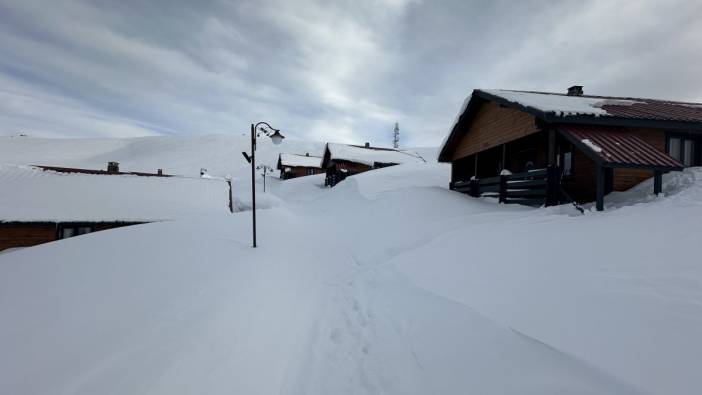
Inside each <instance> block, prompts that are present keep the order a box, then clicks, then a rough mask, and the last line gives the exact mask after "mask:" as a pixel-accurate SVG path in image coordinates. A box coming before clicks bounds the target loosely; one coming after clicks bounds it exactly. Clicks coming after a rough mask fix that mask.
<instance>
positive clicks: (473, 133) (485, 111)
mask: <svg viewBox="0 0 702 395" xmlns="http://www.w3.org/2000/svg"><path fill="white" fill-rule="evenodd" d="M537 131H538V128H537V127H536V120H535V118H534V117H533V116H532V115H530V114H527V113H525V112H523V111H519V110H515V109H512V108H505V107H500V105H499V104H497V103H495V102H485V103H483V104H482V105H481V107H480V108H479V109H478V112H477V113H476V114H475V117H474V118H473V121H472V122H471V124H470V125H468V131H467V133H465V134H464V135H463V138H462V139H461V140H460V141H459V142H458V144H457V145H456V148H455V150H454V151H453V160H457V159H460V158H463V157H466V156H468V155H472V154H474V153H476V152H480V151H484V150H487V149H489V148H493V147H497V146H499V145H501V144H504V143H507V142H510V141H513V140H516V139H518V138H521V137H524V136H527V135H530V134H532V133H536V132H537ZM478 168H480V166H479V165H478Z"/></svg>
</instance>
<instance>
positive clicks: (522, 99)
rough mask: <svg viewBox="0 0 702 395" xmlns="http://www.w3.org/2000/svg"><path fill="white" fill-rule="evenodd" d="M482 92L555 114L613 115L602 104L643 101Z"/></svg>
mask: <svg viewBox="0 0 702 395" xmlns="http://www.w3.org/2000/svg"><path fill="white" fill-rule="evenodd" d="M483 92H485V93H488V94H491V95H494V96H497V97H500V98H502V99H504V100H507V101H509V102H512V103H517V104H520V105H522V106H524V107H531V108H534V109H537V110H539V111H542V112H545V113H552V114H555V115H595V116H601V115H614V114H610V113H608V112H607V110H606V109H604V108H603V107H604V106H631V105H633V104H636V103H643V102H639V101H636V100H632V99H624V98H605V97H599V96H568V95H565V94H559V93H545V92H524V91H511V90H502V89H486V90H483Z"/></svg>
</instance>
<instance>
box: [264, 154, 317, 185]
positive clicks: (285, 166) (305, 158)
mask: <svg viewBox="0 0 702 395" xmlns="http://www.w3.org/2000/svg"><path fill="white" fill-rule="evenodd" d="M276 168H277V169H278V170H280V179H281V180H288V179H291V178H297V177H304V176H311V175H315V174H321V173H323V172H324V171H323V170H322V158H320V157H319V156H310V154H309V153H305V155H297V154H283V153H281V154H280V155H278V165H277V166H276Z"/></svg>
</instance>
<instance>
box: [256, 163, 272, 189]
mask: <svg viewBox="0 0 702 395" xmlns="http://www.w3.org/2000/svg"><path fill="white" fill-rule="evenodd" d="M256 168H257V169H259V170H263V173H261V175H262V176H263V192H266V176H267V175H268V174H270V173H273V168H272V167H270V166H268V165H258V166H256Z"/></svg>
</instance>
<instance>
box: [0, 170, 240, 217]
mask: <svg viewBox="0 0 702 395" xmlns="http://www.w3.org/2000/svg"><path fill="white" fill-rule="evenodd" d="M0 184H2V186H3V187H2V189H0V221H1V222H12V221H27V222H29V221H94V222H101V221H124V222H142V221H160V220H170V219H176V218H181V217H184V216H192V215H202V214H220V215H225V214H229V186H228V185H227V183H226V182H225V181H224V180H216V179H200V178H186V177H141V176H135V175H94V174H80V173H59V172H54V171H43V170H41V169H39V168H35V167H31V166H21V165H2V164H0Z"/></svg>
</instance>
